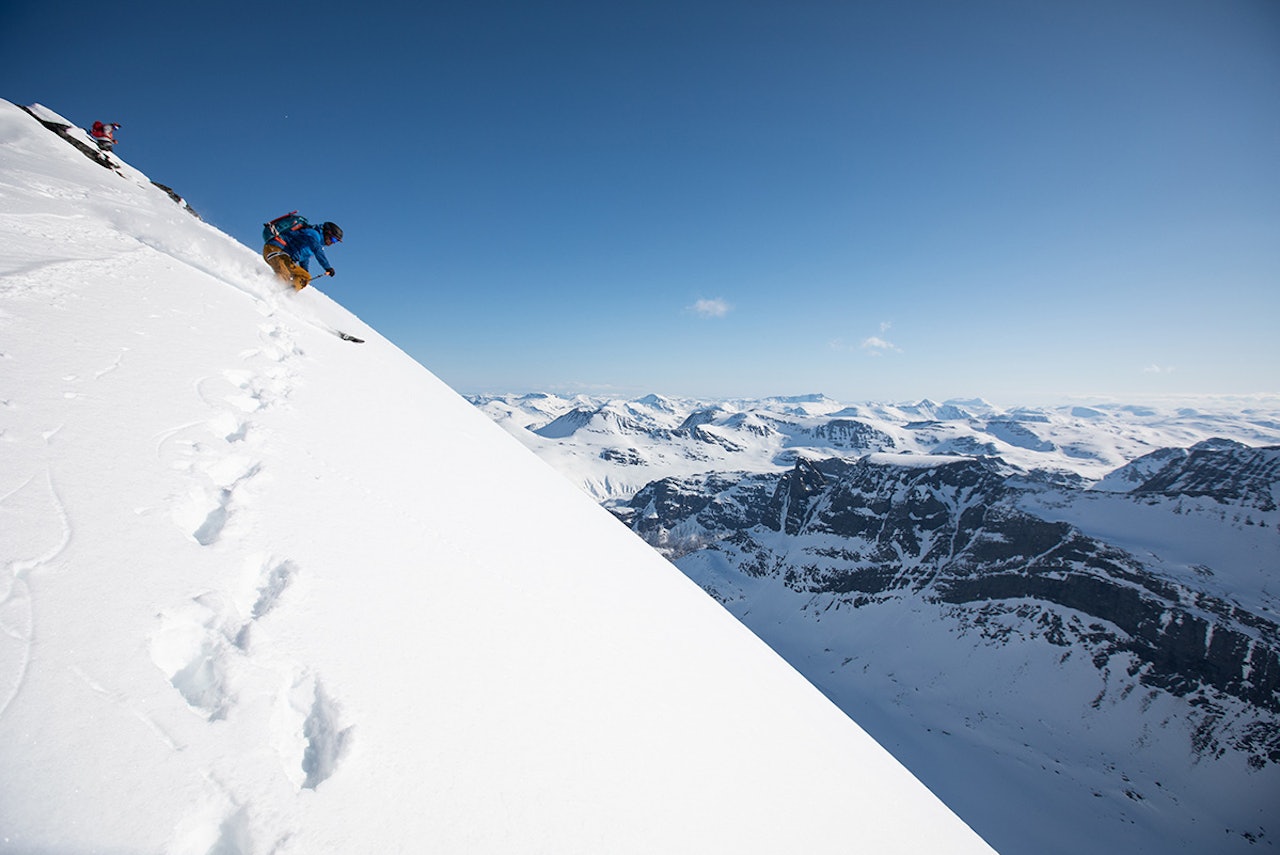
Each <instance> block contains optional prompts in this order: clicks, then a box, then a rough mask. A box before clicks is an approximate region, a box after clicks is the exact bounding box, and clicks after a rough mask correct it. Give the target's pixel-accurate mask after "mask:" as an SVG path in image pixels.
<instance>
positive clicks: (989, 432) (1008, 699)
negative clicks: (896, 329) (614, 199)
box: [471, 395, 1280, 853]
mask: <svg viewBox="0 0 1280 855" xmlns="http://www.w3.org/2000/svg"><path fill="white" fill-rule="evenodd" d="M471 400H472V403H473V404H475V405H476V406H478V407H480V409H482V410H483V411H485V412H486V413H488V414H489V415H490V417H491V418H494V419H495V420H496V421H498V422H499V423H500V424H503V425H504V426H505V427H506V428H507V429H508V431H509V432H511V433H513V434H514V435H516V436H517V437H518V438H520V439H521V441H522V442H524V443H525V444H526V445H527V446H528V447H530V448H532V449H533V450H534V451H535V452H537V453H538V454H539V455H540V456H542V457H543V458H544V459H545V460H547V461H548V462H549V463H550V464H551V465H552V466H554V467H556V468H558V469H559V470H560V471H561V472H562V473H563V474H564V475H566V476H567V477H569V478H570V480H572V481H574V482H575V483H578V484H579V485H580V486H581V487H582V488H583V489H585V490H587V491H588V492H589V493H591V494H593V495H594V496H595V497H596V498H597V500H599V501H601V502H602V503H603V504H604V505H605V506H606V507H608V508H610V510H612V511H613V513H614V514H615V516H616V517H618V519H619V520H621V521H622V522H623V523H624V524H626V525H627V526H628V527H629V528H630V529H632V530H633V531H635V532H636V533H637V534H638V535H640V536H641V537H643V538H644V539H645V540H646V542H648V543H650V545H652V546H653V547H654V548H655V549H657V550H658V551H660V552H661V553H663V554H664V555H666V556H668V557H669V558H671V559H672V560H673V561H674V563H675V564H676V565H677V566H678V567H680V569H681V570H682V571H684V572H685V573H686V575H688V576H689V577H690V578H691V579H693V580H694V581H695V582H697V583H698V584H699V585H700V586H701V587H702V588H703V589H704V590H706V591H707V592H708V593H709V594H711V595H712V596H714V597H715V598H716V599H717V600H719V601H720V602H721V603H722V604H724V606H725V607H726V608H727V609H728V610H729V611H730V612H731V613H733V614H734V615H735V616H736V617H738V619H739V620H741V621H742V622H743V623H744V624H746V625H747V626H748V627H750V628H751V629H752V630H753V631H754V632H755V633H756V634H757V635H759V636H760V637H761V638H762V639H764V640H765V641H766V642H767V643H768V644H769V645H770V646H771V647H773V648H774V649H775V650H777V651H778V652H779V653H780V654H781V655H783V656H784V658H786V659H787V660H788V661H789V662H791V663H792V664H793V665H794V666H795V667H796V668H797V669H799V670H800V671H801V672H802V673H803V674H805V676H806V677H808V678H809V679H810V680H811V681H812V682H813V683H814V684H815V685H817V686H818V687H819V688H820V689H822V691H823V692H824V693H826V694H827V696H828V697H830V698H832V700H834V701H835V702H836V703H837V704H838V705H839V706H840V707H841V708H842V709H844V710H845V711H846V712H847V713H848V714H849V715H850V716H851V717H852V718H854V719H855V720H856V721H858V722H859V723H860V724H862V725H863V726H864V727H865V728H867V729H868V731H869V732H871V733H872V734H873V735H875V736H876V738H877V739H878V740H879V741H880V742H881V743H882V744H884V745H886V746H887V747H889V748H890V750H891V751H893V752H894V754H895V756H897V757H898V758H899V759H900V760H902V761H903V762H904V763H905V764H906V765H907V766H908V768H910V769H912V771H913V772H915V773H916V774H917V775H919V776H920V777H921V779H922V780H924V781H925V782H926V783H927V784H928V785H929V786H930V787H931V788H932V789H934V791H935V792H937V793H939V795H941V796H942V797H943V798H944V800H946V801H947V802H948V804H950V805H951V806H952V807H953V809H955V810H956V811H957V813H959V814H960V815H961V816H962V817H963V818H964V819H965V820H966V822H968V823H969V824H970V825H971V826H972V827H974V828H975V830H977V831H979V833H980V834H982V835H983V836H984V837H985V838H986V839H987V840H988V841H990V842H991V843H992V845H993V846H994V847H995V848H996V849H997V850H998V851H1001V852H1004V853H1016V852H1026V853H1032V852H1059V851H1060V852H1069V851H1072V850H1073V848H1074V847H1077V846H1078V845H1079V842H1080V840H1081V839H1085V840H1088V841H1090V845H1089V851H1098V852H1109V851H1126V852H1152V853H1156V852H1172V851H1187V852H1199V851H1216V852H1228V851H1242V852H1243V851H1257V848H1258V847H1261V848H1263V849H1271V848H1273V847H1274V846H1275V845H1276V840H1275V836H1276V834H1277V833H1280V832H1278V831H1277V829H1276V828H1275V823H1274V821H1273V815H1274V806H1275V805H1276V804H1280V623H1278V621H1280V510H1278V501H1280V405H1278V402H1277V401H1275V400H1274V399H1269V398H1264V397H1259V398H1257V399H1253V400H1246V401H1223V400H1209V399H1206V400H1203V401H1198V402H1197V403H1196V406H1194V407H1191V406H1187V405H1186V404H1185V402H1184V403H1177V404H1173V405H1141V406H1139V405H1124V404H1105V405H1101V404H1099V405H1092V406H1087V407H1086V406H1079V405H1073V406H1064V407H1056V408H1020V409H1014V410H1002V409H1000V408H997V407H995V406H993V405H991V404H988V403H986V402H984V401H977V400H969V401H948V402H944V403H943V404H934V403H932V402H929V401H923V402H919V403H917V404H907V405H901V404H897V405H890V404H859V405H857V406H846V405H843V404H841V403H839V402H836V401H833V400H830V399H828V398H825V397H823V396H819V395H810V396H802V397H797V398H774V399H768V400H764V401H719V402H717V401H704V400H693V401H682V400H680V399H675V398H663V397H659V396H649V397H647V398H643V399H639V400H636V401H608V400H593V399H590V398H577V399H565V398H558V397H556V396H548V395H533V396H499V397H490V396H484V397H473V398H471ZM646 475H647V476H649V480H647V481H646V480H645V477H646ZM641 482H644V483H642V484H641ZM636 484H640V486H638V487H635V488H634V491H632V485H636ZM958 770H962V771H958ZM1028 817H1035V822H1029V821H1028ZM1075 851H1080V850H1078V849H1076V850H1075Z"/></svg>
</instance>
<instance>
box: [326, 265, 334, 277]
mask: <svg viewBox="0 0 1280 855" xmlns="http://www.w3.org/2000/svg"><path fill="white" fill-rule="evenodd" d="M324 275H325V276H332V275H333V268H332V267H330V268H329V269H328V270H326V271H325V272H324Z"/></svg>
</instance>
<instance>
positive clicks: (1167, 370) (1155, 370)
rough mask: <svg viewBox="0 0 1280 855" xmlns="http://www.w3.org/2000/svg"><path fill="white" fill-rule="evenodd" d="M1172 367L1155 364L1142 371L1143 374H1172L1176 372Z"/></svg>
mask: <svg viewBox="0 0 1280 855" xmlns="http://www.w3.org/2000/svg"><path fill="white" fill-rule="evenodd" d="M1176 370H1177V369H1175V368H1174V367H1173V366H1172V365H1157V364H1155V363H1154V362H1153V363H1151V364H1150V365H1148V366H1146V367H1145V368H1143V369H1142V373H1143V374H1172V373H1173V372H1174V371H1176Z"/></svg>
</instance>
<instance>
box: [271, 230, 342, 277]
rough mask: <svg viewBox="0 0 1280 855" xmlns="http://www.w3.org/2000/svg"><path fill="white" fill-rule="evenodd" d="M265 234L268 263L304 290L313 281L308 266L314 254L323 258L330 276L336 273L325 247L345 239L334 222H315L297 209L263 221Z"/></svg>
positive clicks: (279, 273) (322, 263)
mask: <svg viewBox="0 0 1280 855" xmlns="http://www.w3.org/2000/svg"><path fill="white" fill-rule="evenodd" d="M262 238H263V240H265V241H266V245H265V246H263V247H262V257H263V258H264V259H266V262H267V264H269V265H271V269H272V270H274V271H275V272H276V276H279V277H280V279H282V280H283V281H285V282H288V283H289V284H290V285H292V286H293V290H295V291H301V290H302V289H303V288H306V287H307V285H308V284H309V283H310V282H311V273H310V272H309V271H308V269H307V267H308V265H309V264H310V262H311V256H313V255H314V256H315V257H316V261H318V262H320V266H321V267H323V268H324V273H325V275H326V276H332V275H333V273H334V270H333V265H332V264H330V263H329V259H328V257H326V256H325V254H324V248H325V247H326V246H332V245H333V244H335V243H341V242H342V229H340V228H338V226H337V225H336V224H334V223H330V222H326V223H323V224H321V225H319V226H314V225H312V224H311V223H308V222H307V221H306V219H305V218H303V217H300V216H298V212H297V211H293V212H291V213H288V214H285V215H284V216H283V217H277V218H276V219H274V220H272V221H271V222H269V223H266V224H265V225H263V227H262Z"/></svg>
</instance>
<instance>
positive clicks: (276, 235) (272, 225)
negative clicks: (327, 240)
mask: <svg viewBox="0 0 1280 855" xmlns="http://www.w3.org/2000/svg"><path fill="white" fill-rule="evenodd" d="M310 227H311V224H310V223H308V222H307V218H306V217H304V216H302V215H300V214H299V213H298V212H297V211H290V212H289V213H287V214H284V215H283V216H279V217H276V218H275V219H274V220H272V221H271V222H269V223H263V224H262V242H263V243H273V242H274V243H278V244H280V245H281V246H284V245H285V244H284V238H283V237H281V235H282V234H284V233H285V232H296V231H298V230H299V229H305V228H310Z"/></svg>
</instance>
